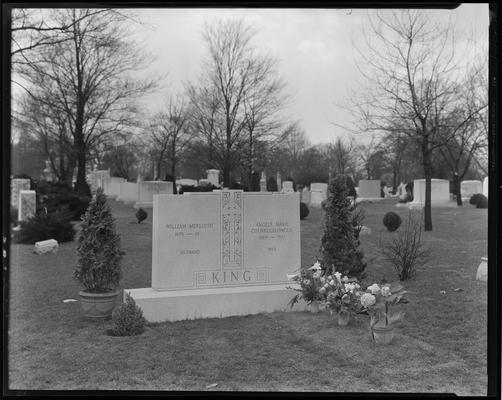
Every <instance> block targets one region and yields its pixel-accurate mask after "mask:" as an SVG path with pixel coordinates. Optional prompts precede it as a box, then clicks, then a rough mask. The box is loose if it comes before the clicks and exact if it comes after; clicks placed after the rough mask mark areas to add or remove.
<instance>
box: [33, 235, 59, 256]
mask: <svg viewBox="0 0 502 400" xmlns="http://www.w3.org/2000/svg"><path fill="white" fill-rule="evenodd" d="M58 248H59V244H58V242H57V240H55V239H49V240H42V241H40V242H35V248H34V249H33V251H34V252H35V253H37V254H48V253H53V254H54V253H57V251H58Z"/></svg>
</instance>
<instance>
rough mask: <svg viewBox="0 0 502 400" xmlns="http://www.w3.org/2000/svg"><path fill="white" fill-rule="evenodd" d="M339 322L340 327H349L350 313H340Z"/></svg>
mask: <svg viewBox="0 0 502 400" xmlns="http://www.w3.org/2000/svg"><path fill="white" fill-rule="evenodd" d="M336 319H337V322H338V325H339V326H347V325H348V324H349V322H350V314H349V313H338V315H337V318H336Z"/></svg>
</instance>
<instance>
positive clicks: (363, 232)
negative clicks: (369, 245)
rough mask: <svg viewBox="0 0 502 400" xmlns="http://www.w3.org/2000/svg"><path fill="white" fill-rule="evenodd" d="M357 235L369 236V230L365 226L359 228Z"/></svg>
mask: <svg viewBox="0 0 502 400" xmlns="http://www.w3.org/2000/svg"><path fill="white" fill-rule="evenodd" d="M359 235H371V229H370V228H368V227H367V226H364V225H363V226H361V230H360V231H359Z"/></svg>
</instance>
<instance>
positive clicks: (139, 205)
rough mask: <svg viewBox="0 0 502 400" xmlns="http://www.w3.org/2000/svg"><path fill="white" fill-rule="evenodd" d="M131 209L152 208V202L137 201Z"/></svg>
mask: <svg viewBox="0 0 502 400" xmlns="http://www.w3.org/2000/svg"><path fill="white" fill-rule="evenodd" d="M133 208H135V209H138V208H153V201H137V202H135V203H134V206H133Z"/></svg>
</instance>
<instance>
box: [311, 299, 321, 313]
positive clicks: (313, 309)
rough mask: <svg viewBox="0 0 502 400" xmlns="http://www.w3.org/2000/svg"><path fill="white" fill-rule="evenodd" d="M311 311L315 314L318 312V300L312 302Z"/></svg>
mask: <svg viewBox="0 0 502 400" xmlns="http://www.w3.org/2000/svg"><path fill="white" fill-rule="evenodd" d="M310 312H311V313H314V314H317V313H318V312H319V302H318V301H317V300H313V301H311V302H310Z"/></svg>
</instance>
